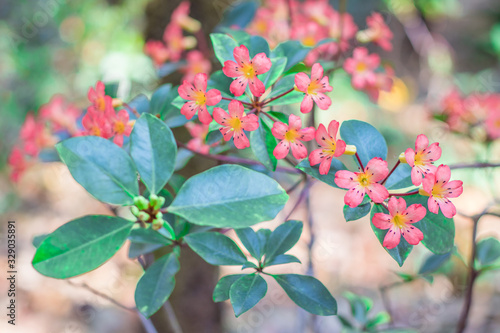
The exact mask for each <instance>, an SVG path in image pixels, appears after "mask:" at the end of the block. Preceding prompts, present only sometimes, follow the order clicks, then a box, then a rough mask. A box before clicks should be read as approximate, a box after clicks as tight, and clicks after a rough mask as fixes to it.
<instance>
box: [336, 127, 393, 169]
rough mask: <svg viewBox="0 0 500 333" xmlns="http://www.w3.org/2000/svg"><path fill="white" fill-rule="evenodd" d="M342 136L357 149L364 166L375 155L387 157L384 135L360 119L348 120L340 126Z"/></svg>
mask: <svg viewBox="0 0 500 333" xmlns="http://www.w3.org/2000/svg"><path fill="white" fill-rule="evenodd" d="M340 136H341V137H342V140H344V141H345V143H347V144H348V145H354V146H356V151H357V153H358V155H359V158H360V159H361V162H363V165H364V167H366V165H367V164H368V162H369V161H370V160H371V159H372V158H374V157H380V158H382V159H383V160H385V159H386V158H387V144H386V142H385V139H384V137H383V136H382V134H380V132H379V131H377V129H376V128H375V127H373V126H372V125H370V124H368V123H365V122H363V121H359V120H347V121H344V122H343V123H342V125H341V126H340Z"/></svg>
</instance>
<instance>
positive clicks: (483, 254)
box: [477, 237, 500, 265]
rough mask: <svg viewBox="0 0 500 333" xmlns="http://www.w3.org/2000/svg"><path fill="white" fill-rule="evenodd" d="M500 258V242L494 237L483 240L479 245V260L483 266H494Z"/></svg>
mask: <svg viewBox="0 0 500 333" xmlns="http://www.w3.org/2000/svg"><path fill="white" fill-rule="evenodd" d="M499 257H500V242H499V241H498V239H496V238H494V237H488V238H485V239H482V240H481V241H479V243H477V260H478V261H479V263H480V264H481V265H488V264H492V263H494V262H495V261H497V260H498V258H499Z"/></svg>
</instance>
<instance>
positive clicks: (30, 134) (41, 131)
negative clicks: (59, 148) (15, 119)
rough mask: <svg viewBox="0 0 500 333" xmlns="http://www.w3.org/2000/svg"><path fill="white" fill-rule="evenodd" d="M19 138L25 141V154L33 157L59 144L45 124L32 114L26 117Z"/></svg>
mask: <svg viewBox="0 0 500 333" xmlns="http://www.w3.org/2000/svg"><path fill="white" fill-rule="evenodd" d="M19 136H20V137H21V140H22V141H23V150H24V152H25V153H26V154H28V155H31V156H37V155H38V153H40V150H42V149H43V148H48V147H52V146H53V145H54V144H55V143H56V142H57V140H56V138H55V137H54V136H52V134H51V133H50V131H49V130H48V128H46V127H45V123H44V122H38V121H36V120H35V117H34V116H33V114H31V113H30V114H28V115H27V116H26V119H25V120H24V124H23V126H22V127H21V131H20V133H19Z"/></svg>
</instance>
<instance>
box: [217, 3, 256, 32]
mask: <svg viewBox="0 0 500 333" xmlns="http://www.w3.org/2000/svg"><path fill="white" fill-rule="evenodd" d="M258 7H259V4H258V2H257V1H240V2H237V3H235V4H234V5H232V6H231V7H229V8H228V9H226V11H224V17H223V19H222V22H221V23H220V25H221V26H224V27H233V26H235V25H236V26H238V27H239V28H240V29H244V28H245V27H246V26H247V25H248V24H249V23H250V22H251V21H252V19H253V17H254V16H255V12H256V11H257V8H258Z"/></svg>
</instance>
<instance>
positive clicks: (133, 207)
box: [130, 206, 140, 216]
mask: <svg viewBox="0 0 500 333" xmlns="http://www.w3.org/2000/svg"><path fill="white" fill-rule="evenodd" d="M130 211H131V212H132V214H134V216H137V215H139V212H140V210H139V208H137V206H132V207H130Z"/></svg>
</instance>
